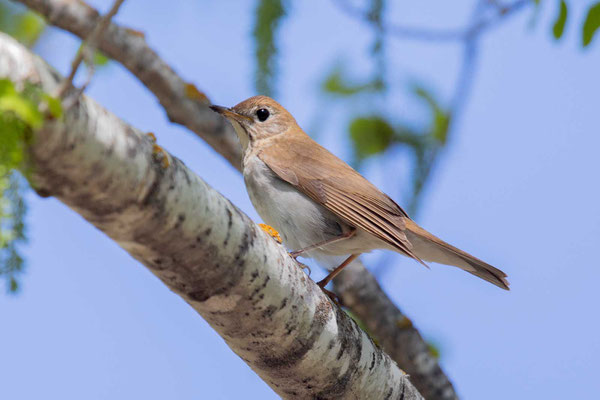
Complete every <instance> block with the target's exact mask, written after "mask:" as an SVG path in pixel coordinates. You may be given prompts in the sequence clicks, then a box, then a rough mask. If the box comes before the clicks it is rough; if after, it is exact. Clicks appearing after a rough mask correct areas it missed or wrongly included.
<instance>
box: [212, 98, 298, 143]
mask: <svg viewBox="0 0 600 400" xmlns="http://www.w3.org/2000/svg"><path fill="white" fill-rule="evenodd" d="M210 108H211V110H213V111H215V112H217V113H219V114H221V115H222V116H224V117H225V118H227V119H228V120H229V122H231V124H232V125H233V128H234V129H235V132H236V133H237V135H238V137H239V138H240V142H241V143H242V147H243V148H244V150H246V149H247V148H248V146H251V145H252V144H253V143H255V142H256V141H259V140H262V139H267V138H269V137H272V136H275V135H279V134H282V133H285V132H287V131H288V130H289V129H292V128H295V127H297V124H296V120H295V119H294V117H292V115H291V114H290V113H289V112H288V111H287V110H286V109H285V108H283V107H282V106H281V104H279V103H277V102H276V101H275V100H273V99H271V98H270V97H267V96H254V97H250V98H249V99H247V100H244V101H242V102H241V103H239V104H238V105H236V106H234V107H231V108H227V107H221V106H214V105H213V106H210Z"/></svg>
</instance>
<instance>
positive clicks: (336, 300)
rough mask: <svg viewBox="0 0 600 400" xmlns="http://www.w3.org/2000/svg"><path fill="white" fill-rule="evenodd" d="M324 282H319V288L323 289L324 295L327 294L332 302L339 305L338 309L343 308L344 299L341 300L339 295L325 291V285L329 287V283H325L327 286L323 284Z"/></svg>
mask: <svg viewBox="0 0 600 400" xmlns="http://www.w3.org/2000/svg"><path fill="white" fill-rule="evenodd" d="M322 282H323V281H320V282H317V286H318V287H320V288H321V290H322V291H323V293H325V294H326V295H327V297H329V298H330V299H331V301H333V302H334V303H335V304H337V306H338V307H340V308H342V299H340V298H339V297H338V295H337V294H335V293H333V292H332V291H330V290H327V289H325V285H327V283H328V282H325V284H322Z"/></svg>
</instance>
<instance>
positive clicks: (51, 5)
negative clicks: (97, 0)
mask: <svg viewBox="0 0 600 400" xmlns="http://www.w3.org/2000/svg"><path fill="white" fill-rule="evenodd" d="M13 1H18V2H20V3H23V4H25V5H27V6H28V7H29V8H31V9H32V10H34V11H36V12H38V13H40V14H41V15H42V16H43V17H44V18H45V19H46V20H47V21H48V22H49V23H50V24H52V25H55V26H57V27H59V28H62V29H64V30H66V31H69V32H71V33H73V34H75V35H76V36H78V37H80V38H81V39H85V38H86V37H87V36H88V35H89V34H90V33H91V32H92V30H93V28H94V26H95V25H96V24H97V23H98V21H99V20H100V15H99V14H98V12H97V11H96V10H95V9H94V8H92V7H90V6H89V5H87V4H86V3H84V2H83V1H71V0H13ZM97 47H98V48H99V49H100V50H102V52H104V53H105V54H107V55H108V56H109V57H110V58H112V59H114V60H116V61H118V62H119V63H121V64H122V65H123V66H125V67H126V68H127V69H128V70H129V71H130V72H131V73H132V74H133V75H134V76H135V77H137V78H138V79H139V80H140V81H141V82H142V83H143V84H144V85H145V86H146V87H148V89H149V90H150V91H151V92H152V93H153V94H154V95H155V96H156V98H157V99H158V100H159V101H160V103H161V104H162V106H163V107H164V108H165V110H166V112H167V115H168V116H169V118H170V120H171V121H173V122H175V123H179V124H181V125H184V126H186V127H187V128H188V129H190V130H191V131H193V132H194V133H195V134H197V135H198V136H199V137H200V138H202V139H203V140H205V141H206V142H207V143H208V144H209V145H210V146H212V147H213V148H214V149H215V150H216V151H217V152H218V153H220V154H221V155H222V156H223V157H225V158H226V159H227V160H228V161H229V162H230V163H231V164H232V165H233V166H234V167H235V168H236V169H238V170H240V168H241V148H240V146H239V143H238V142H237V137H236V135H235V132H234V131H233V129H232V128H231V126H230V125H229V124H228V123H226V122H224V120H223V119H222V118H219V117H218V116H217V115H216V114H215V113H213V112H211V111H209V110H208V108H207V107H206V104H208V103H210V101H209V100H208V98H207V97H206V96H205V95H204V93H202V92H199V91H198V90H197V89H196V88H195V86H193V85H190V84H189V83H186V81H185V80H184V79H182V78H181V77H180V76H179V75H178V74H177V73H176V72H175V71H174V70H173V68H171V67H170V66H169V65H168V63H166V62H165V61H164V60H163V59H162V58H160V56H159V55H158V54H157V53H156V52H155V51H154V50H152V49H151V48H150V47H149V46H148V44H147V43H146V41H145V39H144V37H143V34H141V33H140V32H138V31H135V30H132V29H128V28H125V27H122V26H119V25H117V24H115V23H111V24H110V26H109V27H108V28H107V30H106V32H105V34H104V35H103V37H102V38H101V39H100V40H99V42H98V46H97ZM334 285H335V287H336V291H337V293H338V294H339V296H340V297H341V298H342V299H343V300H344V302H346V304H347V305H348V307H349V308H350V309H351V310H352V312H353V313H354V314H355V315H356V316H358V317H359V318H360V319H361V320H362V321H363V322H364V323H365V324H366V325H367V326H368V327H369V329H370V330H371V332H372V333H373V334H374V335H375V336H376V337H377V339H378V341H379V343H380V344H381V345H382V346H383V347H384V349H385V350H386V352H388V354H390V355H391V356H392V358H393V359H394V360H395V361H396V362H397V363H398V365H400V367H402V368H403V369H404V370H405V371H406V372H407V373H408V374H409V375H411V376H413V378H412V381H413V383H414V385H415V386H416V387H417V388H418V389H419V390H420V391H421V392H422V393H426V397H427V398H428V399H431V400H436V399H439V400H451V399H456V398H458V397H457V395H456V392H455V391H454V388H453V386H452V383H451V382H450V380H449V379H448V377H447V376H446V375H445V374H444V372H443V371H442V369H441V368H440V366H439V364H438V362H437V360H436V359H435V358H434V357H433V356H432V355H431V354H430V352H429V350H428V348H427V344H426V343H425V342H424V340H423V339H422V337H421V335H420V334H419V332H418V330H417V329H416V328H415V327H412V326H411V328H410V332H411V334H407V332H406V330H399V327H398V325H397V323H396V321H398V320H399V319H401V318H400V316H402V318H404V316H403V313H402V311H401V310H400V309H398V308H397V307H396V306H395V305H394V304H393V302H392V301H391V300H390V299H389V297H387V295H386V294H385V293H384V292H383V290H381V288H380V287H379V285H378V284H377V282H376V280H375V278H374V277H373V275H372V274H371V273H370V272H369V271H368V270H367V269H366V268H365V267H364V266H363V264H362V263H361V262H360V261H357V262H355V263H354V264H353V268H352V269H348V270H347V271H344V272H343V273H342V275H341V276H339V277H338V278H336V279H335V280H334ZM373 288H377V290H376V291H375V292H370V290H371V289H373Z"/></svg>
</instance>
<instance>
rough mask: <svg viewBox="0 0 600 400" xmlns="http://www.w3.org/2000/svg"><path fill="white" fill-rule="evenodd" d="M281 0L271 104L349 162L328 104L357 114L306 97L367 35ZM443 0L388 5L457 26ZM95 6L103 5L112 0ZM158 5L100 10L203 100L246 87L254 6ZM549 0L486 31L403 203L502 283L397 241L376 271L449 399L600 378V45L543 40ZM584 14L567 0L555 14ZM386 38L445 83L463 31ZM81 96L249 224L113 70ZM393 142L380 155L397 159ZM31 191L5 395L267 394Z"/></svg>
mask: <svg viewBox="0 0 600 400" xmlns="http://www.w3.org/2000/svg"><path fill="white" fill-rule="evenodd" d="M292 3H293V8H294V12H293V15H292V17H291V18H289V19H288V20H286V22H285V23H284V25H283V28H282V32H281V35H282V36H281V55H282V59H281V76H280V84H279V93H280V95H279V96H278V100H279V101H280V102H281V103H282V104H283V105H285V106H286V108H288V110H290V111H291V112H292V113H293V114H294V115H295V116H296V119H297V120H298V122H299V123H300V125H301V126H303V127H305V128H308V127H309V126H311V125H312V124H313V123H314V118H315V115H320V116H321V120H320V121H319V122H320V123H321V130H320V136H319V141H321V143H323V144H324V145H326V146H327V147H328V148H330V149H331V150H332V151H334V152H335V153H337V154H339V155H340V156H342V157H345V158H348V157H349V156H350V151H349V147H348V143H347V142H345V141H344V138H345V133H344V127H345V121H346V119H345V118H344V116H345V115H348V114H347V113H348V112H351V113H352V112H357V113H358V112H362V111H364V110H363V109H361V108H357V109H351V110H350V111H349V110H347V109H342V108H341V107H340V106H339V105H336V104H333V103H332V102H329V101H326V100H323V99H319V98H318V85H319V82H320V79H322V77H323V75H324V74H325V72H326V71H328V70H329V68H331V66H332V65H333V64H334V62H335V61H336V60H340V59H343V60H348V61H349V62H350V63H351V65H352V68H353V71H355V72H356V73H357V74H361V73H366V72H367V71H368V70H369V68H370V65H371V64H370V61H369V58H368V46H369V45H370V41H371V35H370V32H369V31H368V29H366V28H365V27H364V26H363V25H360V24H357V23H356V22H355V21H353V20H352V19H350V18H348V17H346V16H345V15H343V14H342V13H340V12H339V11H338V10H337V9H336V8H335V7H334V6H333V5H332V2H330V1H324V2H311V4H310V5H309V4H307V3H304V2H292ZM447 3H448V4H447ZM449 3H450V2H441V1H428V2H424V4H418V3H414V2H413V3H409V2H406V4H402V5H401V6H397V7H395V8H393V9H392V10H391V17H390V18H392V19H394V20H395V21H399V22H404V23H410V24H422V25H426V26H436V27H445V26H458V25H461V24H462V23H463V22H466V21H467V18H468V15H469V12H470V7H471V4H472V3H471V2H467V1H463V2H458V3H455V2H452V4H449ZM95 4H96V5H97V6H98V7H100V8H102V9H106V8H107V7H108V5H109V4H110V2H107V1H104V2H103V1H96V2H95ZM165 4H166V3H165V2H159V1H135V0H128V1H127V2H126V3H125V5H124V6H123V8H122V12H121V13H120V14H119V15H118V16H117V18H116V19H117V21H118V22H120V23H123V24H125V25H128V26H131V27H134V28H136V29H139V30H142V31H144V32H145V33H146V37H147V39H148V41H149V43H150V45H151V46H152V47H153V48H155V49H156V50H157V51H158V52H159V54H160V55H161V56H162V57H164V58H165V59H166V60H168V61H169V62H170V63H171V65H173V66H174V68H175V69H176V70H177V71H178V72H179V73H180V74H181V75H182V76H184V77H185V78H187V79H188V80H190V81H192V82H194V83H195V84H196V85H197V86H198V87H199V88H200V89H201V90H205V91H206V92H207V94H208V95H209V96H210V97H211V99H213V100H214V101H215V102H216V103H218V104H223V105H233V104H235V103H237V102H239V101H240V100H242V99H244V98H246V97H249V96H251V95H253V94H255V93H254V91H253V85H252V71H253V59H252V54H253V46H252V41H251V38H250V35H249V32H250V31H251V28H252V18H251V16H252V10H253V7H254V2H248V1H228V2H209V1H179V2H171V3H170V4H169V6H168V7H166V6H165ZM553 7H554V6H553V5H552V6H551V5H550V4H546V7H545V9H544V10H543V12H542V15H541V17H540V21H539V23H538V26H537V27H536V28H535V29H533V30H531V29H528V28H527V25H528V22H529V17H530V13H528V12H525V13H522V14H521V15H519V16H518V17H516V18H514V19H511V20H510V21H509V22H508V23H506V24H504V25H502V26H501V27H499V28H498V29H494V30H493V31H492V32H490V33H489V34H488V35H487V36H486V37H485V39H484V40H483V41H482V43H481V45H482V48H481V58H480V60H479V63H478V72H477V77H476V81H475V84H474V87H473V92H472V95H471V97H470V98H469V101H468V104H467V106H466V109H465V113H464V114H463V115H462V116H461V118H460V120H459V123H458V125H457V129H456V131H455V132H454V133H455V135H454V137H453V139H452V141H451V143H450V145H449V147H448V149H447V151H446V152H445V154H444V155H443V159H442V162H441V164H440V168H438V170H437V171H436V172H435V174H434V177H433V181H432V182H431V185H430V186H429V188H428V190H427V193H426V196H425V197H424V202H423V205H422V208H421V212H420V214H419V216H418V221H419V223H421V224H422V225H423V226H424V227H425V228H427V229H429V230H431V231H432V232H434V233H436V234H437V235H439V236H441V237H442V238H444V239H446V240H448V241H450V242H451V243H453V244H455V245H457V246H459V247H462V248H464V249H466V250H467V251H469V252H472V253H473V254H475V255H477V256H478V257H480V258H482V259H484V260H486V261H489V262H490V263H492V264H493V265H496V266H498V267H500V268H501V269H503V270H504V271H505V272H507V274H508V276H509V280H510V282H511V288H512V290H511V291H510V292H505V291H502V290H499V289H497V288H496V287H494V286H492V285H489V284H486V283H485V282H482V281H480V280H478V279H476V278H474V277H472V276H471V275H469V274H465V273H464V272H461V271H459V270H457V269H454V268H449V267H445V266H438V265H434V266H433V267H432V270H431V271H428V270H425V269H424V268H421V267H419V266H418V264H416V263H414V262H411V261H410V260H408V259H405V258H402V257H401V256H397V255H392V256H389V257H388V258H387V259H389V260H390V262H391V263H392V265H391V266H390V267H389V268H387V269H385V270H384V271H380V272H381V276H382V278H385V279H382V286H383V287H384V289H385V290H386V292H387V293H388V294H389V295H390V296H391V297H392V298H393V299H394V301H396V303H397V304H398V305H399V306H400V307H401V308H402V309H403V310H404V311H405V312H406V313H407V314H408V315H409V316H410V317H411V318H412V320H413V321H414V323H415V324H416V326H418V327H419V328H420V329H421V332H422V333H423V335H424V336H425V337H426V338H428V339H430V340H432V341H433V342H435V343H436V344H438V345H439V347H440V348H441V353H442V356H441V363H442V365H443V367H444V369H445V371H446V372H447V373H448V375H449V376H450V378H451V379H452V380H453V382H454V383H455V386H456V388H457V390H458V392H459V394H460V395H461V396H462V397H463V398H465V399H483V398H485V399H505V398H514V399H529V398H549V399H559V398H581V399H583V398H593V397H594V395H596V396H597V395H598V394H599V393H600V381H599V380H598V379H597V360H598V359H599V358H600V339H599V337H600V335H599V334H598V332H599V331H600V322H599V320H598V318H597V310H596V305H597V304H598V303H599V301H600V294H599V292H598V290H597V282H598V281H599V280H600V263H599V262H598V261H597V260H596V259H594V258H593V257H594V254H596V253H597V251H598V247H599V245H600V213H599V212H598V204H600V186H599V185H598V171H600V161H599V158H598V156H597V152H598V148H599V147H600V132H599V129H598V120H597V118H598V110H599V100H598V93H600V79H598V65H600V43H595V45H593V46H592V48H591V49H590V50H588V51H582V50H581V49H580V48H579V46H578V44H579V34H578V29H575V28H576V25H577V28H578V26H579V23H577V24H574V23H572V24H570V25H568V26H567V32H566V38H565V39H564V40H563V41H562V42H560V43H556V42H554V41H552V40H551V38H550V33H549V30H550V26H551V25H550V23H551V19H552V17H553V15H554V12H555V10H554V8H553ZM582 12H583V7H581V6H579V8H577V7H576V8H575V10H574V14H573V19H572V20H571V22H575V21H580V20H581V16H582V15H581V14H582ZM454 24H456V25H454ZM332 27H335V29H332ZM77 46H78V41H76V40H75V39H74V38H73V37H72V36H71V35H69V34H66V33H64V32H61V31H58V30H51V31H49V32H48V33H47V35H46V36H45V37H44V38H43V40H42V42H41V44H40V46H39V52H40V53H41V54H42V55H43V57H44V58H46V59H47V60H49V61H50V62H51V63H52V64H53V65H54V66H55V67H57V68H58V69H59V70H60V71H62V72H63V73H65V72H66V71H68V65H69V63H70V60H71V57H72V55H73V54H74V52H75V50H76V49H77ZM387 51H388V55H389V57H390V61H391V67H390V77H391V79H392V82H393V85H394V87H395V89H397V90H401V89H402V88H404V87H405V85H406V83H407V82H410V81H412V80H414V79H420V80H422V81H425V82H428V83H429V85H430V86H431V87H433V88H435V89H436V90H437V92H438V93H439V94H440V96H441V97H442V98H443V99H446V100H447V99H449V96H450V95H451V89H452V86H453V82H454V78H455V77H456V73H457V69H458V67H459V65H460V48H459V46H457V45H437V44H423V43H416V42H404V41H398V40H393V39H392V40H390V43H389V47H388V49H387ZM88 94H89V95H91V96H92V97H94V98H95V99H96V100H97V101H98V102H100V103H101V104H103V105H104V106H105V107H107V108H108V109H109V110H111V111H112V112H114V113H116V114H117V115H119V116H120V117H121V118H123V119H125V120H126V121H128V122H129V123H131V124H133V125H134V126H136V127H138V128H140V129H142V130H146V131H153V132H155V133H156V135H157V137H158V141H159V143H160V144H161V145H162V146H164V147H165V148H166V149H168V150H169V151H170V152H172V153H173V154H175V155H177V156H178V157H179V158H181V159H182V160H183V161H184V162H185V163H186V164H187V165H188V166H189V167H190V168H192V169H193V170H194V171H196V172H197V173H198V174H199V175H200V176H201V177H202V178H203V179H205V180H206V181H207V182H208V183H210V184H211V185H212V186H213V187H215V188H216V189H217V190H219V191H220V192H221V193H222V194H223V195H225V196H227V197H228V198H230V199H231V200H232V201H233V202H234V203H235V204H236V205H237V206H239V207H240V208H241V209H242V210H244V211H245V212H246V213H247V214H248V215H250V216H251V217H252V218H254V219H255V220H257V221H258V220H259V219H258V216H257V215H256V213H255V211H254V209H253V208H252V205H251V204H250V201H249V199H248V197H247V194H246V191H245V188H244V184H243V181H242V179H241V176H240V175H239V173H237V172H236V171H234V170H233V168H231V167H230V166H229V165H228V164H227V163H226V162H225V161H224V160H222V159H221V158H220V157H219V156H218V155H216V154H215V153H214V152H213V151H212V150H211V149H210V148H209V147H208V146H207V145H205V144H204V143H203V142H202V141H200V140H198V139H197V138H196V137H195V136H194V135H192V134H190V132H188V131H186V130H185V129H184V128H181V127H179V126H176V125H171V124H169V123H168V121H167V119H166V117H165V114H164V111H163V110H162V109H161V108H160V105H159V104H158V102H157V101H156V100H155V99H154V98H153V97H152V95H151V94H150V93H149V92H148V90H147V89H145V88H144V87H143V86H142V85H141V84H139V83H138V82H137V81H136V80H135V79H134V78H133V77H132V76H131V75H130V74H129V73H128V72H127V71H126V70H124V69H123V68H122V67H120V66H119V65H117V64H116V63H113V64H112V65H110V66H109V67H107V68H106V69H104V70H101V71H99V72H98V74H97V75H96V76H95V78H94V82H93V83H92V85H91V87H90V88H89V91H88ZM365 107H369V106H365ZM370 107H375V108H383V109H384V110H385V111H386V112H387V113H388V114H389V113H394V114H396V115H397V116H398V119H409V120H410V119H414V120H418V118H420V117H421V116H420V115H419V112H420V111H419V109H418V108H416V107H415V106H414V105H413V104H411V103H410V102H408V101H407V100H406V98H403V97H401V96H394V97H392V96H390V97H389V98H387V99H385V101H379V102H376V103H375V104H371V105H370ZM402 156H403V155H402V154H399V156H398V157H399V159H398V160H397V164H396V163H395V162H394V161H395V160H392V161H390V160H389V159H388V160H387V161H386V165H392V166H396V169H398V170H400V173H402V169H403V168H405V167H406V163H405V161H403V160H402V159H401V158H400V157H402ZM365 173H366V174H367V175H368V176H369V178H371V179H372V180H373V181H374V182H375V183H377V184H379V185H380V186H382V187H383V188H384V189H386V191H388V192H389V193H390V194H392V195H394V197H396V198H397V199H398V200H399V201H400V202H402V198H401V196H399V195H398V193H400V190H399V187H400V186H399V182H397V181H394V180H390V179H389V176H388V175H384V174H383V173H382V170H381V168H378V166H377V165H375V164H373V163H367V165H366V166H365ZM28 198H29V204H30V213H29V216H28V227H29V237H30V238H31V240H30V243H29V245H28V246H27V247H26V248H25V250H24V252H25V256H26V259H27V262H28V271H27V274H26V276H25V277H24V281H23V291H22V293H21V294H20V295H19V296H16V297H7V296H2V297H0V315H1V318H2V329H1V330H0V343H2V352H1V354H2V356H1V357H0V377H1V378H0V382H1V389H0V390H1V391H2V395H3V397H4V398H10V399H30V398H39V397H44V398H61V399H78V398H86V399H105V398H112V399H121V398H123V399H124V398H131V397H134V398H146V399H158V398H165V397H167V398H183V397H187V398H214V399H230V398H239V397H241V396H244V398H260V399H269V398H276V396H275V395H274V393H273V392H272V391H271V390H270V389H269V387H268V386H267V385H266V384H264V383H263V382H262V381H261V380H260V379H259V378H258V377H257V376H256V375H255V374H254V373H253V372H252V371H251V370H250V369H249V368H248V367H247V366H246V365H245V364H244V363H243V362H242V361H241V360H240V359H239V358H238V357H237V356H236V355H235V354H233V353H232V352H231V351H230V350H229V349H228V347H227V346H226V345H225V343H224V342H223V340H222V339H220V337H219V336H218V335H216V333H214V332H213V331H212V329H211V328H210V327H209V326H208V325H207V324H206V323H205V322H204V321H203V320H202V319H201V318H200V317H199V316H198V315H197V314H195V312H194V311H193V310H192V309H191V308H190V307H189V306H188V305H187V304H185V303H184V302H183V301H182V300H181V299H180V298H179V297H177V296H176V295H174V294H173V293H171V292H170V291H169V290H168V289H167V288H166V287H165V286H164V285H163V284H162V283H160V282H159V281H158V279H156V278H155V277H154V276H153V275H152V274H150V272H148V271H147V270H145V269H144V267H143V266H141V265H140V264H138V263H137V262H136V261H135V260H133V259H132V258H131V257H130V256H129V255H128V254H127V253H125V252H124V251H123V250H122V249H120V248H119V247H118V246H116V245H115V244H114V243H113V242H112V241H110V240H109V239H108V238H106V237H105V236H104V235H103V234H102V233H101V232H99V231H97V230H96V229H95V228H93V227H92V226H90V225H89V224H88V223H87V222H85V221H84V220H83V219H82V218H81V217H79V216H78V215H77V214H76V213H74V212H73V211H71V210H69V209H68V208H67V207H65V206H64V205H62V204H61V203H59V202H58V201H56V200H54V199H40V198H37V197H36V196H35V195H33V194H32V193H31V194H30V195H29V196H28ZM380 257H381V254H380V253H375V254H373V255H369V256H368V258H367V261H370V262H371V264H373V263H376V262H377V261H378V260H379V259H380ZM314 276H315V277H318V276H320V275H319V273H314Z"/></svg>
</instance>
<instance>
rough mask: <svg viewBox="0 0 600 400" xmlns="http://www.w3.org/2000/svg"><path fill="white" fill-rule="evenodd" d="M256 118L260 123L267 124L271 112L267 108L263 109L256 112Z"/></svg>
mask: <svg viewBox="0 0 600 400" xmlns="http://www.w3.org/2000/svg"><path fill="white" fill-rule="evenodd" d="M256 116H257V117H258V120H259V121H260V122H265V121H266V120H267V118H269V110H267V109H266V108H261V109H260V110H258V111H256Z"/></svg>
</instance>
